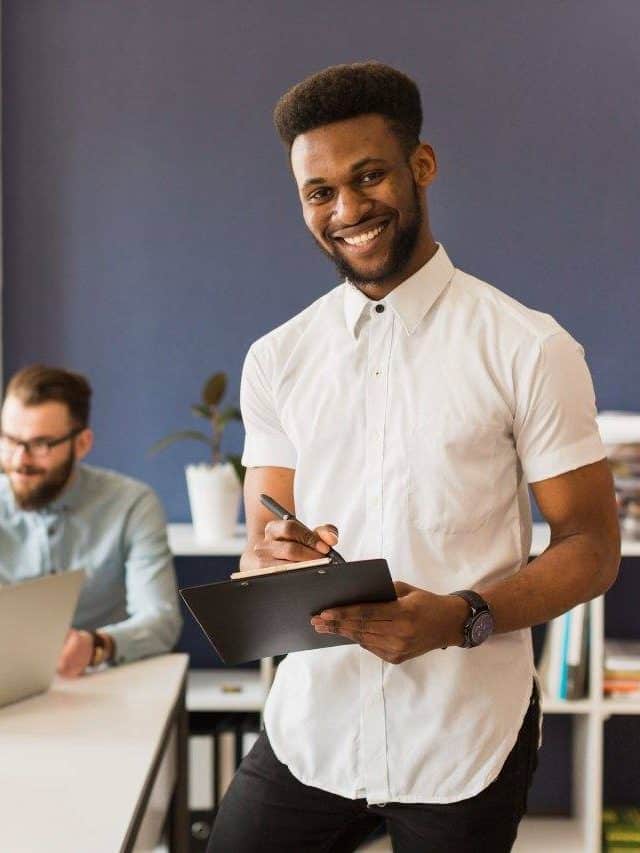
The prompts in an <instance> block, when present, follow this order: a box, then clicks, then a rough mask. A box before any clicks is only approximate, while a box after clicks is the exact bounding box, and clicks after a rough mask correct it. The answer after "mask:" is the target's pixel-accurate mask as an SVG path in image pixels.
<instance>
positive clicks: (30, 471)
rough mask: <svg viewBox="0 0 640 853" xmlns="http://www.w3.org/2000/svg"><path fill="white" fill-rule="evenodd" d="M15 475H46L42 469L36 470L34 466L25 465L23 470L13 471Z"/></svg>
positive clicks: (15, 469)
mask: <svg viewBox="0 0 640 853" xmlns="http://www.w3.org/2000/svg"><path fill="white" fill-rule="evenodd" d="M13 471H14V473H15V474H44V473H45V472H44V471H43V470H42V468H34V467H33V466H32V465H23V466H22V467H21V468H14V469H13Z"/></svg>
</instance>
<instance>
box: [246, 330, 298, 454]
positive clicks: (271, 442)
mask: <svg viewBox="0 0 640 853" xmlns="http://www.w3.org/2000/svg"><path fill="white" fill-rule="evenodd" d="M240 408H241V410H242V421H243V423H244V429H245V440H244V452H243V454H242V464H243V465H244V466H245V468H252V467H256V466H259V465H274V466H277V467H279V468H295V467H296V461H297V453H296V449H295V447H294V446H293V444H292V442H291V439H290V438H289V437H288V436H287V434H286V432H285V431H284V429H283V427H282V424H281V422H280V418H279V417H278V414H277V412H276V408H275V405H274V400H273V393H272V389H271V383H270V382H269V379H268V376H267V370H266V366H265V364H264V362H261V361H259V360H258V358H257V357H256V353H255V351H254V348H253V347H252V348H251V349H250V350H249V352H248V353H247V357H246V359H245V362H244V367H243V369H242V380H241V382H240Z"/></svg>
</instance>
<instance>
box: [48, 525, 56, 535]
mask: <svg viewBox="0 0 640 853" xmlns="http://www.w3.org/2000/svg"><path fill="white" fill-rule="evenodd" d="M55 532H56V526H55V524H52V525H51V526H50V527H49V528H48V529H47V533H48V534H49V536H53V534H54V533H55Z"/></svg>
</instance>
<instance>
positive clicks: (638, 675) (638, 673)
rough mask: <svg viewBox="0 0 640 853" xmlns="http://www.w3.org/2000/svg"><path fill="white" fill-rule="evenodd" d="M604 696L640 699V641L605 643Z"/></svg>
mask: <svg viewBox="0 0 640 853" xmlns="http://www.w3.org/2000/svg"><path fill="white" fill-rule="evenodd" d="M603 687H604V694H605V696H610V697H615V698H619V699H635V700H638V699H640V640H616V639H605V641H604V681H603Z"/></svg>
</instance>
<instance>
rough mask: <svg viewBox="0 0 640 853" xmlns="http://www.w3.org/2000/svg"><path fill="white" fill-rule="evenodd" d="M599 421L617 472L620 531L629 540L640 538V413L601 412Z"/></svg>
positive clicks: (608, 452)
mask: <svg viewBox="0 0 640 853" xmlns="http://www.w3.org/2000/svg"><path fill="white" fill-rule="evenodd" d="M597 421H598V428H599V430H600V436H601V438H602V441H603V444H604V446H605V449H606V451H607V459H608V460H609V466H610V468H611V471H612V473H613V484H614V486H615V490H616V502H617V504H618V518H619V521H620V528H621V530H622V533H623V535H624V536H625V537H627V538H629V539H640V414H638V413H636V412H600V414H599V415H598V418H597Z"/></svg>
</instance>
